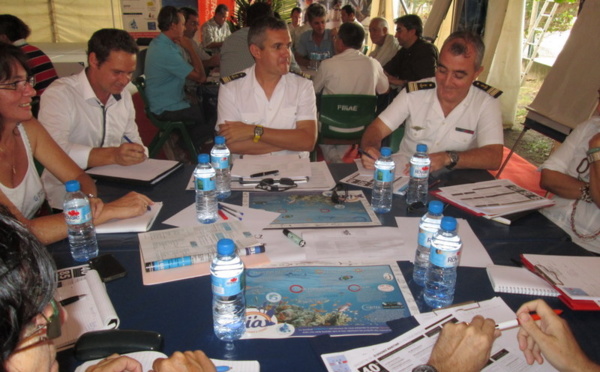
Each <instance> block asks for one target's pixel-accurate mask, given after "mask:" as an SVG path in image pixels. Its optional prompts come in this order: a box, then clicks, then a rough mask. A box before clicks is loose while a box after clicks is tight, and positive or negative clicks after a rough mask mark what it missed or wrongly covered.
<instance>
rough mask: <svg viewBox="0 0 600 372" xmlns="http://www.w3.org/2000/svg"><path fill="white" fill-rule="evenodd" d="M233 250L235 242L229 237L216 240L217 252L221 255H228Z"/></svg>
mask: <svg viewBox="0 0 600 372" xmlns="http://www.w3.org/2000/svg"><path fill="white" fill-rule="evenodd" d="M233 251H235V244H234V243H233V240H231V239H221V240H219V241H218V242H217V253H218V254H220V255H223V256H229V255H231V254H232V253H233Z"/></svg>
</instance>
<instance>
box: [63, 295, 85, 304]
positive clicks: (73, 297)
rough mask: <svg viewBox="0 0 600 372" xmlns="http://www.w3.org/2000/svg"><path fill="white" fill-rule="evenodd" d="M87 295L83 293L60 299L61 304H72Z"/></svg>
mask: <svg viewBox="0 0 600 372" xmlns="http://www.w3.org/2000/svg"><path fill="white" fill-rule="evenodd" d="M85 296H86V295H84V294H82V295H78V296H72V297H68V298H65V299H64V300H60V305H61V306H67V305H70V304H72V303H74V302H77V301H79V300H80V299H81V298H82V297H85Z"/></svg>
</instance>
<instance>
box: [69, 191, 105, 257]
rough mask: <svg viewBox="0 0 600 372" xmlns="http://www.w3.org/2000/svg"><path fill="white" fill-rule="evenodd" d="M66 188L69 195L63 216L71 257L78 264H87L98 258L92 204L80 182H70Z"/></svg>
mask: <svg viewBox="0 0 600 372" xmlns="http://www.w3.org/2000/svg"><path fill="white" fill-rule="evenodd" d="M65 187H66V189H67V194H66V195H65V202H64V204H63V214H64V215H65V220H66V222H67V229H68V237H69V247H70V248H71V256H73V259H74V260H75V261H77V262H87V261H89V260H90V258H94V257H96V256H98V242H97V241H96V229H95V228H94V223H93V222H92V210H91V208H90V202H89V200H88V198H87V196H85V194H84V193H83V192H81V190H80V185H79V181H77V180H72V181H68V182H67V183H66V184H65Z"/></svg>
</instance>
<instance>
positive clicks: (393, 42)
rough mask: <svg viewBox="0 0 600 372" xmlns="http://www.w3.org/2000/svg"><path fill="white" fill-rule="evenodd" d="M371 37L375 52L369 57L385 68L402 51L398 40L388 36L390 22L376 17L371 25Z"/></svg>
mask: <svg viewBox="0 0 600 372" xmlns="http://www.w3.org/2000/svg"><path fill="white" fill-rule="evenodd" d="M369 36H370V37H371V41H372V42H373V45H374V46H373V50H372V51H371V53H369V57H373V58H375V59H376V60H378V61H379V63H381V65H382V66H385V64H386V63H388V62H389V61H390V60H391V59H392V57H394V56H395V55H396V53H397V52H398V51H399V50H400V44H398V39H396V38H395V37H394V35H390V34H388V22H387V21H386V20H385V18H381V17H375V18H373V19H372V20H371V23H370V24H369Z"/></svg>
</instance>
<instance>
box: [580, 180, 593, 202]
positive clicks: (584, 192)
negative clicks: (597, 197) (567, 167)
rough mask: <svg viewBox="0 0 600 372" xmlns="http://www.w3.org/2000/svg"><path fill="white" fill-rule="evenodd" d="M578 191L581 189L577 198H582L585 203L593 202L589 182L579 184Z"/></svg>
mask: <svg viewBox="0 0 600 372" xmlns="http://www.w3.org/2000/svg"><path fill="white" fill-rule="evenodd" d="M579 191H581V195H580V196H579V200H582V201H584V202H586V203H591V202H593V200H592V195H591V194H590V184H589V183H586V184H585V185H583V186H581V188H579Z"/></svg>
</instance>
